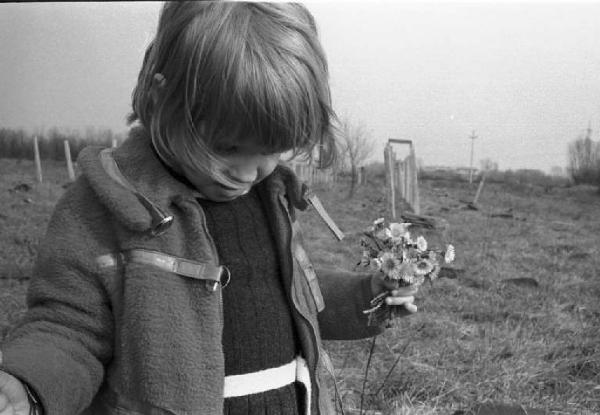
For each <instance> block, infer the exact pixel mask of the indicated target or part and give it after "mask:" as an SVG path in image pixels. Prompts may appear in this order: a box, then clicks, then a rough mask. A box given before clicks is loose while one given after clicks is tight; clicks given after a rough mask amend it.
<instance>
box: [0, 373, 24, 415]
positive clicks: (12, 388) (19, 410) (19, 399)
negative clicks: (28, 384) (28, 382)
mask: <svg viewBox="0 0 600 415" xmlns="http://www.w3.org/2000/svg"><path fill="white" fill-rule="evenodd" d="M28 413H29V401H28V399H27V392H26V391H25V387H24V386H23V384H22V383H21V382H20V381H19V380H18V379H17V378H15V377H14V376H12V375H10V374H8V373H6V372H3V371H1V370H0V415H21V414H28Z"/></svg>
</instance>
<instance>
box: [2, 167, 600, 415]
mask: <svg viewBox="0 0 600 415" xmlns="http://www.w3.org/2000/svg"><path fill="white" fill-rule="evenodd" d="M45 167H46V169H47V172H46V174H45V175H46V178H47V179H49V180H48V182H47V183H44V184H43V185H37V184H35V183H34V177H35V175H34V174H33V170H32V166H31V163H30V162H21V163H19V164H17V163H16V162H14V161H12V160H0V177H2V180H0V206H1V207H2V209H1V210H0V229H1V232H0V247H1V252H2V256H0V339H1V338H2V337H3V336H4V335H5V334H6V331H7V329H8V327H10V325H12V324H14V322H15V321H16V319H17V318H18V317H19V316H20V315H21V313H22V312H23V309H24V297H25V289H26V284H27V278H28V276H29V272H30V267H31V264H32V261H33V258H34V256H35V252H36V245H37V241H38V238H39V237H40V235H41V233H42V232H43V230H44V228H45V224H46V223H47V220H48V218H49V215H50V212H51V209H52V206H53V205H54V203H55V202H56V200H57V199H58V197H59V196H60V195H61V194H62V191H63V189H62V187H61V186H62V184H63V183H65V182H66V169H64V167H63V166H61V165H59V164H48V163H46V164H45ZM23 182H26V183H29V184H30V185H31V186H32V189H31V190H30V191H29V192H19V191H9V189H13V188H14V187H15V186H16V185H18V184H20V183H23ZM382 190H383V187H382V183H371V184H370V185H369V186H366V187H362V188H360V189H359V190H358V193H357V194H356V196H355V197H354V198H353V199H352V200H346V199H345V197H346V194H347V188H345V187H343V186H340V187H338V188H328V189H325V188H317V189H316V191H317V194H318V195H319V196H320V198H321V199H322V201H323V204H324V205H325V207H326V208H327V209H328V211H329V212H330V214H331V215H332V217H333V218H334V219H335V220H336V222H337V223H338V224H339V225H340V227H341V228H342V229H343V230H344V231H345V232H346V233H347V234H348V237H347V238H346V239H345V240H344V241H342V242H337V241H336V240H335V239H334V238H333V237H332V236H331V235H330V233H329V231H328V230H327V228H326V226H325V225H324V224H323V223H322V222H321V221H320V219H319V218H318V217H317V215H316V214H315V213H314V212H311V211H308V212H305V213H303V214H302V215H301V216H300V217H301V221H302V222H303V224H304V233H305V238H306V239H307V244H308V246H307V249H308V250H309V251H310V253H311V256H312V258H313V260H314V262H315V263H317V264H321V265H327V266H339V267H343V268H350V269H351V268H352V267H353V265H354V263H356V262H357V261H358V259H359V258H358V256H359V254H360V247H359V245H358V238H359V233H360V231H361V230H362V229H363V228H364V227H365V226H367V225H368V224H369V223H370V221H372V220H373V219H375V218H377V217H380V216H385V217H389V214H388V211H387V207H386V204H385V196H384V193H383V192H382ZM475 190H476V188H475V187H473V188H469V187H468V185H467V184H465V183H457V182H449V181H448V182H447V181H439V180H438V181H423V182H422V183H421V200H422V211H423V213H425V214H430V215H434V216H438V217H442V218H444V219H446V220H447V221H448V222H449V224H450V229H449V232H448V235H447V237H448V239H449V240H450V241H452V243H453V244H454V245H455V246H456V251H457V264H456V266H457V267H460V268H462V269H464V273H463V274H461V275H460V276H459V278H457V279H453V280H449V279H442V280H439V281H437V282H436V283H435V284H434V285H433V286H427V287H424V288H423V289H422V290H421V292H420V293H419V298H418V305H419V312H418V313H417V314H416V315H414V316H411V317H410V318H406V319H402V320H400V321H398V325H397V327H395V328H393V329H390V330H388V331H387V332H386V333H385V334H384V335H382V336H380V337H378V338H377V341H376V346H375V351H374V356H373V362H372V365H371V368H370V371H369V375H368V382H367V384H366V392H367V393H366V395H365V406H366V407H368V408H369V409H370V410H371V411H372V412H371V413H386V414H397V415H400V414H402V415H417V414H418V415H430V414H450V413H452V412H453V411H454V410H456V409H464V408H469V407H471V406H472V405H473V404H474V403H476V402H488V401H494V402H503V403H511V404H512V403H514V404H522V405H525V406H529V407H532V408H542V409H546V410H548V411H549V412H550V413H552V414H556V415H558V414H581V415H591V414H598V413H600V386H599V385H600V304H599V302H598V298H600V277H599V275H598V274H599V271H598V270H600V259H599V258H600V257H599V255H598V250H599V249H600V243H599V241H600V237H598V236H597V235H600V222H598V221H597V220H596V217H597V212H598V211H599V209H600V197H599V196H598V195H597V194H596V192H595V190H594V189H592V188H585V187H581V188H569V189H558V188H556V189H552V191H551V192H548V193H546V192H544V191H542V190H540V189H537V190H536V189H529V188H526V187H513V188H509V187H504V186H503V185H501V184H495V183H494V184H489V185H488V184H486V187H485V188H484V190H483V193H482V195H481V197H480V199H479V202H480V205H481V207H482V209H481V210H479V211H472V210H466V209H464V208H463V207H464V204H463V203H461V202H460V200H461V199H466V200H471V199H472V198H473V195H474V193H475ZM509 211H510V213H511V214H512V215H513V218H501V217H492V214H494V213H499V212H500V213H506V212H509ZM520 277H526V278H533V279H535V280H536V281H537V282H539V286H538V287H527V286H515V285H511V284H508V283H506V282H504V281H503V280H504V279H506V278H520ZM326 346H327V349H328V350H329V351H330V354H331V356H332V358H333V361H334V365H335V367H336V372H337V378H338V384H339V388H340V391H341V393H342V396H343V401H344V407H345V409H346V413H357V412H356V408H358V407H359V405H360V391H361V389H362V382H363V377H364V372H365V362H366V361H367V355H368V351H369V348H370V346H371V343H370V341H367V340H364V341H355V342H328V343H327V345H326ZM395 363H397V364H396V365H395V366H394V364H395ZM392 367H393V370H392V371H391V372H390V368H392ZM384 379H385V380H386V381H385V383H384V382H383V381H384ZM353 410H354V411H353Z"/></svg>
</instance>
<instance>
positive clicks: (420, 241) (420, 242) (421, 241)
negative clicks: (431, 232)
mask: <svg viewBox="0 0 600 415" xmlns="http://www.w3.org/2000/svg"><path fill="white" fill-rule="evenodd" d="M417 249H418V250H419V251H421V252H425V251H427V240H426V239H425V238H424V237H422V236H419V237H418V238H417Z"/></svg>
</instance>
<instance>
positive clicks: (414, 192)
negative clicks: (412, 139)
mask: <svg viewBox="0 0 600 415" xmlns="http://www.w3.org/2000/svg"><path fill="white" fill-rule="evenodd" d="M410 169H411V170H412V171H411V177H410V181H411V196H410V197H411V206H412V208H413V210H414V212H415V213H416V214H417V215H419V214H420V211H421V206H420V204H421V203H420V200H419V182H418V176H417V157H416V156H415V149H414V147H413V146H412V145H411V146H410Z"/></svg>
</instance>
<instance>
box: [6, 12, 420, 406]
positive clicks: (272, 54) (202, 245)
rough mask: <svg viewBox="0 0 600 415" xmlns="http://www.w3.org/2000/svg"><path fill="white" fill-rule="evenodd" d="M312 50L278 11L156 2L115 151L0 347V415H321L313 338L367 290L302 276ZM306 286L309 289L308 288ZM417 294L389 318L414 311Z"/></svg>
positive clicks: (79, 187) (322, 98) (359, 306)
mask: <svg viewBox="0 0 600 415" xmlns="http://www.w3.org/2000/svg"><path fill="white" fill-rule="evenodd" d="M332 117H333V115H332V110H331V107H330V95H329V88H328V84H327V67H326V61H325V56H324V54H323V50H322V49H321V46H320V44H319V41H318V39H317V34H316V28H315V23H314V21H313V18H312V16H311V15H310V13H309V12H308V11H307V10H306V9H305V8H304V7H303V6H301V5H298V4H290V3H239V2H234V3H227V2H186V3H167V4H165V6H164V8H163V10H162V13H161V16H160V20H159V25H158V31H157V34H156V37H155V39H154V41H153V42H152V44H151V45H150V47H149V48H148V50H147V52H146V55H145V58H144V63H143V65H142V69H141V71H140V75H139V79H138V84H137V87H136V88H135V91H134V94H133V114H132V116H131V117H130V121H132V122H135V121H137V124H136V125H135V126H134V127H133V128H132V129H131V131H130V134H129V137H128V139H127V140H126V141H125V142H124V143H123V144H122V145H121V146H120V147H119V148H118V149H115V150H112V149H102V148H98V147H88V148H86V149H84V150H83V151H82V152H81V154H80V155H79V158H78V162H79V166H80V167H81V170H82V175H81V176H80V177H79V178H78V179H77V181H76V182H75V183H74V184H73V185H72V186H71V187H70V188H69V189H68V191H67V192H66V193H65V195H64V196H63V198H62V199H61V200H60V202H59V203H58V204H57V206H56V209H55V212H54V214H53V216H52V218H51V220H50V223H49V227H48V230H47V234H46V236H45V239H44V240H43V242H42V243H41V244H40V249H39V256H38V259H37V263H36V267H35V270H34V278H33V279H32V281H31V285H30V288H29V292H28V311H27V313H26V315H25V317H24V319H23V320H22V322H21V323H20V324H19V325H18V326H17V327H16V328H15V329H14V330H13V331H12V333H11V334H10V335H9V337H8V339H7V341H6V342H5V344H3V345H2V347H1V348H0V351H1V353H0V369H2V371H0V414H1V415H5V414H16V415H21V414H28V413H30V410H31V411H32V412H35V411H37V413H42V412H43V413H45V414H47V415H76V414H87V415H90V414H137V415H139V414H151V415H154V414H178V415H179V414H181V415H183V414H185V415H189V414H199V415H210V414H223V413H226V414H259V413H260V414H263V413H264V414H282V415H287V414H331V413H333V409H332V407H331V401H330V399H329V397H328V393H327V391H326V390H325V388H324V385H323V383H322V380H321V379H322V369H323V368H324V367H325V365H326V362H327V358H326V355H324V353H323V351H322V350H321V338H323V339H357V338H363V337H368V336H372V335H374V334H376V333H378V332H380V331H381V328H377V327H369V326H368V325H367V324H366V321H367V319H366V317H365V315H364V314H363V313H362V312H361V311H362V310H364V309H366V308H368V303H369V300H370V299H371V298H372V297H373V296H374V295H377V294H379V293H381V292H383V291H384V290H385V289H386V287H385V284H384V282H383V280H382V278H381V277H380V276H379V275H367V274H360V273H354V272H347V271H340V270H337V271H332V270H315V269H313V267H312V264H311V262H310V260H309V259H308V257H307V256H306V253H305V251H304V249H303V247H302V241H301V236H300V234H299V232H298V225H297V222H296V220H295V211H296V209H300V210H303V209H305V208H306V207H307V201H306V196H307V193H306V192H307V188H306V186H305V185H303V184H301V183H299V182H298V180H297V178H296V177H295V176H294V174H293V173H292V172H291V171H290V170H288V169H287V168H285V167H283V166H282V165H280V164H279V159H280V155H281V154H282V153H283V152H286V151H292V152H294V153H296V154H305V155H310V154H311V153H312V150H313V148H314V147H315V145H317V144H319V145H322V146H323V148H324V149H325V151H324V153H323V154H325V155H326V157H325V156H324V157H323V158H322V160H321V162H322V163H324V164H326V163H328V162H330V161H331V160H332V159H333V154H334V151H333V150H334V148H335V147H334V145H333V138H332V137H333V136H332V134H331V120H332ZM317 275H318V281H317V277H316V276H317ZM414 292H415V290H414V289H410V288H407V289H403V290H395V291H393V295H392V296H391V297H390V298H389V299H388V303H389V304H392V305H397V306H403V307H404V308H405V311H406V314H408V313H410V312H414V311H416V307H415V306H414V304H413V301H414V297H413V294H414Z"/></svg>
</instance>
